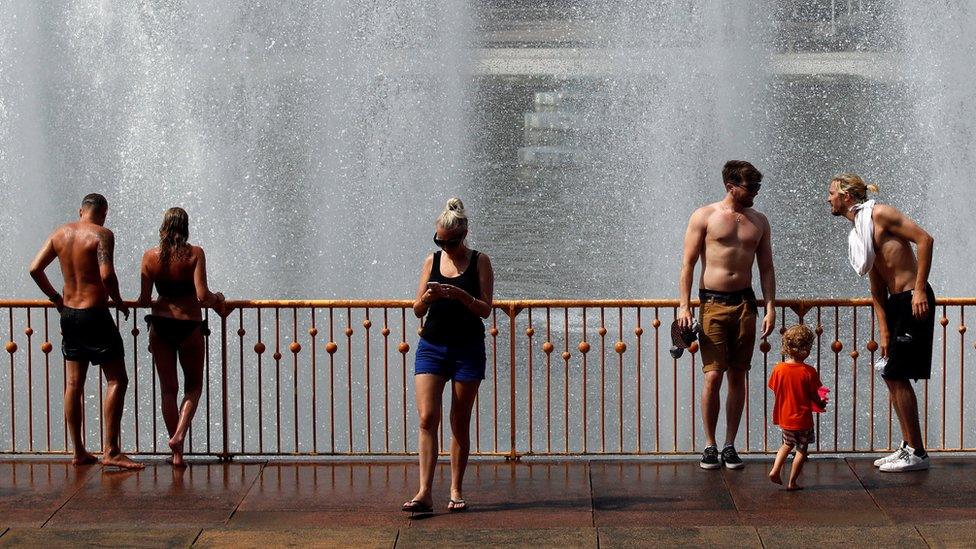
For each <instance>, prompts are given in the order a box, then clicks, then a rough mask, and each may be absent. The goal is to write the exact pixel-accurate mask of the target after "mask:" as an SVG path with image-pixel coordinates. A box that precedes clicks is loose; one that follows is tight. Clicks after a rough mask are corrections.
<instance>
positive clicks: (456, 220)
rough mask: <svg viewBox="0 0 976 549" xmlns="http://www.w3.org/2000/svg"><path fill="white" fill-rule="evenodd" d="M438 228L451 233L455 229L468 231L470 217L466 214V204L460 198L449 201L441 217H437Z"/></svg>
mask: <svg viewBox="0 0 976 549" xmlns="http://www.w3.org/2000/svg"><path fill="white" fill-rule="evenodd" d="M437 226H438V227H441V228H442V229H447V230H449V231H451V230H454V229H464V230H467V229H468V216H467V214H465V213H464V203H463V202H461V199H460V198H452V199H450V200H448V201H447V206H445V207H444V211H443V212H441V215H439V216H437Z"/></svg>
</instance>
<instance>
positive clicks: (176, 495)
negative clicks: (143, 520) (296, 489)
mask: <svg viewBox="0 0 976 549" xmlns="http://www.w3.org/2000/svg"><path fill="white" fill-rule="evenodd" d="M262 467H263V465H261V464H239V463H211V464H195V465H191V466H190V467H189V468H186V469H175V468H173V467H172V466H170V465H168V464H153V465H150V466H148V467H146V468H145V469H143V470H142V471H112V472H105V473H102V474H100V475H92V476H90V477H89V478H88V480H87V482H85V484H84V485H83V486H82V487H81V488H80V489H79V490H78V492H77V493H76V494H75V495H74V496H73V497H72V498H71V500H70V501H69V502H68V503H67V504H66V505H65V506H64V509H63V510H62V512H63V511H70V512H73V513H75V514H77V515H81V516H84V514H85V513H86V512H88V513H91V519H90V520H91V522H96V521H97V520H101V519H102V518H103V517H102V516H101V515H103V514H104V509H114V508H119V509H152V510H156V511H163V510H169V511H187V510H200V511H226V512H227V515H229V514H230V512H231V511H233V509H235V508H236V507H237V506H238V505H239V504H240V502H241V500H242V499H243V498H244V496H245V494H246V493H247V491H248V489H249V488H250V487H251V485H252V484H253V482H254V480H255V479H256V478H257V476H258V474H259V473H260V471H261V468H262ZM225 518H226V517H225Z"/></svg>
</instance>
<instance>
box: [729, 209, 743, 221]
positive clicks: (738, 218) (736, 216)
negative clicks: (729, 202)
mask: <svg viewBox="0 0 976 549" xmlns="http://www.w3.org/2000/svg"><path fill="white" fill-rule="evenodd" d="M725 211H727V212H729V213H730V214H732V218H733V219H735V222H736V223H742V218H743V215H742V214H741V213H739V212H737V211H735V210H733V209H732V208H725Z"/></svg>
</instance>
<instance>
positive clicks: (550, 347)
mask: <svg viewBox="0 0 976 549" xmlns="http://www.w3.org/2000/svg"><path fill="white" fill-rule="evenodd" d="M555 348H556V346H555V345H553V344H552V343H550V342H548V341H547V342H545V343H543V344H542V352H543V353H546V354H547V355H548V354H549V353H551V352H552V351H553V349H555Z"/></svg>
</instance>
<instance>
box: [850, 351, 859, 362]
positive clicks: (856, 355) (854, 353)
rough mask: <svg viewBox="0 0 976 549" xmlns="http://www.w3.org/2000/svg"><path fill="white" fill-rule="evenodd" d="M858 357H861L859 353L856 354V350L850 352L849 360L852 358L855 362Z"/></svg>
mask: <svg viewBox="0 0 976 549" xmlns="http://www.w3.org/2000/svg"><path fill="white" fill-rule="evenodd" d="M859 356H861V353H859V352H857V349H854V350H853V351H851V358H853V359H854V360H857V357H859Z"/></svg>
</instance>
